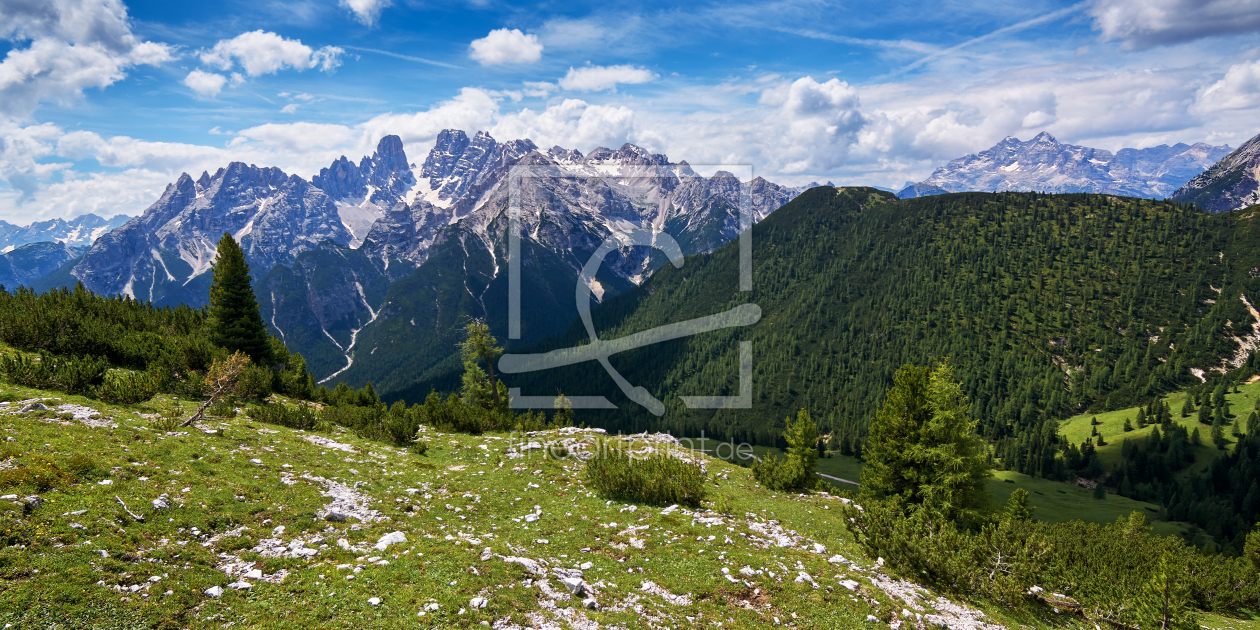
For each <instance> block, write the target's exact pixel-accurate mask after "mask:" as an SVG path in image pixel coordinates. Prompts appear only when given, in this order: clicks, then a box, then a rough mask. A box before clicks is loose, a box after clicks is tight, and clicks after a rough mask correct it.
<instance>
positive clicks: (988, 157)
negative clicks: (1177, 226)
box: [898, 131, 1229, 198]
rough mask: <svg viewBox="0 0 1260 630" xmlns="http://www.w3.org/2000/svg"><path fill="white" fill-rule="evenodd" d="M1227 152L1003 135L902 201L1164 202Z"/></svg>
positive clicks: (946, 168)
mask: <svg viewBox="0 0 1260 630" xmlns="http://www.w3.org/2000/svg"><path fill="white" fill-rule="evenodd" d="M1228 152H1229V147H1228V146H1219V147H1214V146H1210V145H1205V144H1198V145H1195V146H1189V145H1185V144H1178V145H1175V146H1172V147H1170V146H1168V145H1160V146H1157V147H1150V148H1147V149H1122V150H1121V151H1119V152H1118V153H1116V154H1112V152H1110V151H1107V150H1105V149H1095V148H1091V147H1085V146H1078V145H1073V144H1064V143H1061V142H1059V141H1058V140H1057V139H1055V137H1054V136H1052V135H1050V133H1049V132H1045V131H1043V132H1041V133H1039V134H1037V135H1036V136H1034V137H1033V138H1032V139H1030V140H1028V141H1027V142H1023V141H1020V140H1019V139H1018V138H1016V137H1013V136H1008V137H1006V138H1004V139H1003V140H1002V141H1001V142H998V143H997V144H995V145H993V146H992V147H990V148H988V149H986V150H984V151H981V152H980V153H973V154H971V155H967V156H964V157H961V158H958V159H956V160H952V161H950V162H949V163H948V164H946V165H945V166H942V167H940V168H938V169H936V170H935V171H934V172H933V173H932V175H931V176H929V177H928V178H927V179H926V180H924V181H922V182H919V183H917V184H913V185H907V186H906V187H905V188H903V189H902V191H901V192H900V193H898V194H899V195H900V196H901V197H903V198H910V197H920V196H925V195H932V194H941V193H946V192H964V191H995V190H1020V191H1030V190H1038V191H1046V192H1054V193H1074V192H1093V193H1109V194H1117V195H1125V196H1132V197H1147V198H1163V197H1167V196H1168V195H1169V193H1171V192H1172V191H1173V190H1175V189H1176V188H1177V187H1178V186H1180V185H1181V184H1183V183H1185V182H1186V181H1187V180H1189V179H1190V178H1191V177H1194V176H1195V175H1197V174H1199V173H1201V172H1203V170H1204V169H1206V168H1207V167H1208V165H1210V164H1211V163H1212V162H1214V161H1215V160H1216V159H1219V158H1220V157H1221V156H1223V155H1225V154H1226V153H1228Z"/></svg>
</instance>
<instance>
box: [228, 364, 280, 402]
mask: <svg viewBox="0 0 1260 630" xmlns="http://www.w3.org/2000/svg"><path fill="white" fill-rule="evenodd" d="M272 380H273V377H272V374H271V370H270V369H268V368H266V367H263V366H261V365H254V364H252V363H251V364H250V365H249V366H248V367H246V368H245V369H244V370H243V371H242V372H241V375H240V376H238V377H237V379H236V394H237V395H238V396H240V397H241V398H244V399H245V400H254V401H263V400H266V399H267V397H268V396H270V395H271V382H272Z"/></svg>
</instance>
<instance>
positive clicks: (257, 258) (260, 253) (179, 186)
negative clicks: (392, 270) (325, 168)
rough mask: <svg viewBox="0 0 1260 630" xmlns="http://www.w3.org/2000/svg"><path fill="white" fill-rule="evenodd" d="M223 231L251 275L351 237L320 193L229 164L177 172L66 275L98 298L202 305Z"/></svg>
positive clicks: (270, 171)
mask: <svg viewBox="0 0 1260 630" xmlns="http://www.w3.org/2000/svg"><path fill="white" fill-rule="evenodd" d="M224 233H229V234H232V235H233V236H234V237H235V238H236V239H237V240H238V241H239V242H240V243H241V247H242V249H244V250H245V257H246V260H247V261H248V262H249V264H250V268H251V271H252V272H253V273H254V274H255V276H261V275H263V274H265V273H266V272H267V271H268V270H269V269H271V268H272V267H274V266H275V265H277V264H287V263H290V262H292V260H293V259H294V257H295V256H297V255H298V254H300V253H301V252H304V251H307V250H310V249H312V248H314V247H315V246H317V245H318V244H319V243H321V242H323V241H326V240H331V241H333V242H335V243H339V244H348V243H349V242H350V241H351V238H352V236H351V234H350V232H349V231H348V230H347V229H346V227H345V225H343V224H342V222H341V219H340V217H339V216H338V214H337V208H336V206H335V205H334V204H333V202H332V200H331V199H329V198H328V195H326V194H325V193H324V191H322V190H320V189H319V188H316V187H315V186H312V185H311V184H310V183H309V182H307V181H305V180H303V179H302V178H300V177H297V176H289V175H286V174H285V173H284V172H282V171H281V170H280V169H277V168H259V167H256V166H252V165H246V164H244V163H241V162H233V163H232V164H230V165H228V167H227V168H226V169H219V171H218V172H216V173H215V174H214V175H213V176H211V175H209V174H205V173H203V174H202V176H201V178H200V179H198V180H197V181H194V180H193V179H192V177H190V176H189V175H187V174H184V175H181V176H180V178H179V180H178V181H176V182H175V183H174V184H172V185H170V186H168V187H167V188H166V191H165V192H164V193H163V194H162V197H161V198H159V199H158V200H157V202H156V203H154V204H153V205H152V206H150V207H149V208H148V209H147V210H145V212H144V213H143V214H142V215H141V216H139V217H136V218H134V219H132V220H130V221H128V222H127V223H126V224H125V225H123V226H122V227H120V228H118V229H115V230H114V231H112V232H110V233H108V234H106V235H104V236H102V237H101V238H99V239H97V241H96V243H95V244H94V245H93V246H92V248H91V249H90V250H89V251H88V252H87V253H86V254H85V255H84V256H83V259H82V260H80V261H79V263H78V264H76V265H75V267H74V269H73V271H72V274H73V275H74V277H76V278H78V279H79V280H80V281H82V282H83V284H84V285H85V286H86V287H87V288H89V289H91V290H93V291H96V292H97V293H102V294H105V295H116V294H126V295H130V296H132V297H137V298H143V299H147V300H150V301H154V302H158V303H159V304H165V303H178V302H180V301H183V302H187V303H189V304H202V303H204V301H205V299H206V297H205V294H204V293H203V291H204V289H205V287H208V279H207V278H203V276H204V274H205V273H206V272H207V271H209V270H210V266H211V265H212V264H213V262H214V257H215V250H216V244H217V243H218V240H219V239H220V238H221V237H222V236H223V234H224ZM198 280H200V282H196V283H194V281H198ZM190 285H191V287H190ZM202 285H205V287H203V286H202Z"/></svg>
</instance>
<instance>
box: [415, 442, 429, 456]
mask: <svg viewBox="0 0 1260 630" xmlns="http://www.w3.org/2000/svg"><path fill="white" fill-rule="evenodd" d="M411 452H412V453H415V454H416V455H424V454H425V453H428V452H429V443H428V442H425V441H424V440H416V441H414V442H412V443H411Z"/></svg>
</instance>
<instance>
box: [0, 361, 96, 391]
mask: <svg viewBox="0 0 1260 630" xmlns="http://www.w3.org/2000/svg"><path fill="white" fill-rule="evenodd" d="M108 369H109V362H108V361H106V360H105V359H104V358H103V357H93V356H82V357H55V356H53V355H50V354H47V353H43V352H41V353H40V355H39V357H38V358H36V357H32V356H29V355H16V354H15V355H5V356H2V357H0V374H3V375H4V379H5V380H6V381H8V382H10V383H14V384H16V385H25V386H27V387H37V388H39V389H58V390H61V391H63V392H65V393H67V394H82V393H85V392H87V391H89V390H90V389H92V388H93V387H94V386H96V385H100V384H101V383H102V382H103V381H104V379H105V372H106V371H107V370H108Z"/></svg>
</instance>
